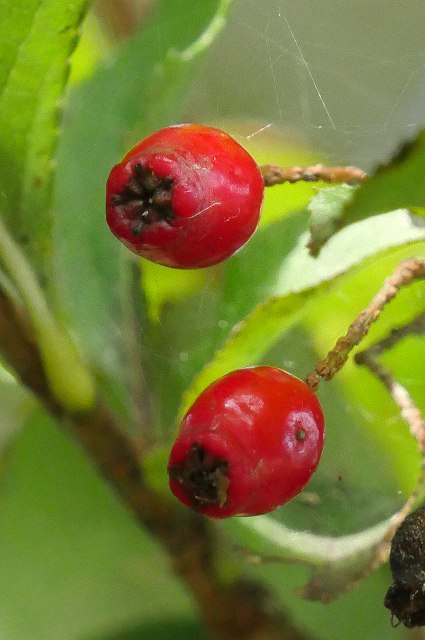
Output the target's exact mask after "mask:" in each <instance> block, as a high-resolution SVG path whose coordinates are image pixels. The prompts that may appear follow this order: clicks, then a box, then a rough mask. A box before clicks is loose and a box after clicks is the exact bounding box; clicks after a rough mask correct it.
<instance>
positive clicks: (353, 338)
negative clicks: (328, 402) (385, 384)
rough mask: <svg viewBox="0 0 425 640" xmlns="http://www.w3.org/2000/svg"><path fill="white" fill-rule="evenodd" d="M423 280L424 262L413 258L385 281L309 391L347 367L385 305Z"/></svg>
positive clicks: (312, 376)
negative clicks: (348, 361)
mask: <svg viewBox="0 0 425 640" xmlns="http://www.w3.org/2000/svg"><path fill="white" fill-rule="evenodd" d="M422 278H425V260H421V259H415V258H412V259H411V260H405V261H403V262H401V263H400V264H399V265H398V266H397V267H396V269H395V270H394V272H393V273H392V275H391V276H389V277H388V278H387V279H386V280H385V282H384V284H383V286H382V288H381V289H380V291H378V293H377V294H376V296H375V297H374V298H373V300H372V302H371V303H370V304H369V305H368V306H367V307H366V309H364V310H363V311H362V312H361V313H360V314H359V315H358V316H357V318H356V319H355V320H354V322H353V323H352V324H351V325H350V327H349V328H348V331H347V333H346V334H345V336H343V337H342V338H339V339H338V340H337V342H336V344H335V346H334V348H333V349H331V350H330V351H329V353H328V355H327V356H326V358H324V360H320V361H319V362H318V363H317V365H316V367H315V369H314V370H313V371H311V372H310V373H309V374H308V376H307V378H306V382H307V384H308V385H309V387H310V388H311V389H313V391H316V389H317V388H318V386H319V383H320V381H321V380H323V379H324V380H331V379H332V378H333V377H334V375H335V374H336V373H338V371H339V370H340V369H341V368H342V367H343V366H344V364H345V362H346V361H347V358H348V356H349V354H350V351H351V350H352V349H353V348H354V347H355V346H356V345H358V344H359V342H360V341H361V340H362V339H363V338H364V337H365V335H366V334H367V332H368V331H369V329H370V326H371V325H372V323H373V322H376V320H377V319H378V317H379V316H380V314H381V311H382V309H383V308H384V307H385V305H387V304H388V302H390V301H391V300H392V299H393V298H394V297H395V296H396V295H397V293H398V292H399V291H400V289H402V288H403V287H405V286H407V285H409V284H411V283H412V282H413V281H414V280H419V279H422Z"/></svg>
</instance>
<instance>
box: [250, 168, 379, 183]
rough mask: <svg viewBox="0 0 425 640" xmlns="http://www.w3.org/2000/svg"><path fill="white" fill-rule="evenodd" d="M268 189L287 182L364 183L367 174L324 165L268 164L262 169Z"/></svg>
mask: <svg viewBox="0 0 425 640" xmlns="http://www.w3.org/2000/svg"><path fill="white" fill-rule="evenodd" d="M260 171H261V173H262V175H263V178H264V185H265V186H266V187H273V186H274V185H275V184H284V183H285V182H290V183H294V182H300V181H301V180H303V181H304V182H317V181H318V180H323V181H324V182H331V183H335V182H347V183H349V184H353V183H354V184H357V183H358V182H364V180H366V178H367V174H366V173H365V172H364V171H362V169H358V168H357V167H326V166H325V165H323V164H314V165H311V166H309V167H278V166H277V165H275V164H266V165H263V166H262V167H260Z"/></svg>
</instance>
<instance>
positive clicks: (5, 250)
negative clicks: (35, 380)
mask: <svg viewBox="0 0 425 640" xmlns="http://www.w3.org/2000/svg"><path fill="white" fill-rule="evenodd" d="M0 260H1V261H2V262H3V265H4V267H5V269H6V271H7V272H8V274H9V277H10V279H11V280H12V281H13V283H14V285H15V287H16V289H17V291H18V292H19V294H20V296H21V298H22V302H23V303H24V305H25V307H26V309H27V311H28V315H29V318H30V321H31V325H32V328H33V330H34V334H35V337H36V340H37V345H38V347H39V349H40V354H41V357H42V360H43V364H44V368H45V372H46V375H47V378H48V380H49V384H50V388H51V390H52V392H53V393H54V395H55V397H56V398H57V399H58V400H59V401H60V403H61V404H62V405H63V406H64V407H66V408H67V409H68V410H70V411H84V410H88V409H90V408H91V407H92V406H93V404H94V400H95V384H94V380H93V378H92V376H91V375H90V373H89V372H88V370H87V369H86V367H85V366H84V365H83V363H82V361H81V358H80V355H79V353H78V351H77V349H76V347H75V345H74V344H73V342H72V341H71V339H70V338H69V336H68V335H67V334H66V332H65V331H64V330H63V329H62V328H61V327H60V326H59V324H58V323H57V321H56V319H55V318H54V316H53V315H52V313H51V312H50V310H49V308H48V306H47V303H46V300H45V298H44V295H43V291H42V289H41V287H40V285H39V283H38V281H37V279H36V277H35V275H34V272H33V271H32V269H31V267H30V265H29V263H28V262H27V260H26V258H25V256H24V255H23V253H22V252H21V250H20V248H19V246H18V245H17V244H16V242H15V241H14V240H13V238H12V237H11V236H10V234H9V232H8V231H7V229H6V227H5V225H4V224H3V222H2V220H1V218H0Z"/></svg>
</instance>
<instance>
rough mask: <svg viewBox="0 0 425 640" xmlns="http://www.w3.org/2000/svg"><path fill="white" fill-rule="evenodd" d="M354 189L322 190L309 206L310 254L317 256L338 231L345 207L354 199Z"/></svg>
mask: <svg viewBox="0 0 425 640" xmlns="http://www.w3.org/2000/svg"><path fill="white" fill-rule="evenodd" d="M353 194H354V187H351V186H350V185H348V184H340V185H337V186H334V187H328V188H326V189H321V190H320V191H319V192H318V193H317V194H316V195H315V196H314V198H312V200H311V201H310V203H309V205H308V207H307V208H308V210H309V212H310V214H311V219H310V233H311V238H310V240H309V243H308V247H309V249H310V253H311V254H312V255H314V256H316V255H317V254H318V253H319V250H320V248H321V247H322V246H323V245H324V244H325V242H326V241H327V240H329V238H330V237H331V236H332V235H333V234H334V233H335V232H336V231H337V230H338V228H339V221H340V218H341V216H342V213H343V209H344V205H345V204H346V203H347V202H348V201H349V200H350V198H352V197H353Z"/></svg>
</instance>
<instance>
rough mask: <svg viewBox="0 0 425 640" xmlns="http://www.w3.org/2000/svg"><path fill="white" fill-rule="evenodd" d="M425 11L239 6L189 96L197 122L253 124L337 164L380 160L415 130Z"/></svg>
mask: <svg viewBox="0 0 425 640" xmlns="http://www.w3.org/2000/svg"><path fill="white" fill-rule="evenodd" d="M424 25H425V5H424V4H423V3H422V2H420V1H414V2H409V7H408V10H407V9H403V8H401V4H400V2H398V1H397V0H390V1H388V2H385V3H373V2H370V1H367V2H366V1H359V2H356V3H345V2H335V0H324V1H322V2H320V3H318V2H317V0H301V1H300V0H297V1H295V0H285V1H283V0H262V1H261V2H258V1H257V0H240V1H239V2H236V3H235V7H234V12H233V15H232V19H231V21H230V24H229V26H228V28H227V29H226V32H225V34H224V35H223V37H222V38H221V39H220V41H219V42H218V43H217V45H216V46H215V47H214V49H213V51H212V52H211V56H210V58H209V61H208V62H207V64H206V67H205V68H204V71H203V74H202V77H201V78H200V79H199V81H198V83H197V85H196V87H195V90H194V94H193V102H192V110H193V111H194V112H195V113H197V114H198V116H199V114H202V115H203V116H204V117H205V118H208V119H209V120H211V119H216V120H220V119H222V118H224V117H229V116H235V115H237V116H241V115H245V116H246V117H247V116H248V117H252V118H257V119H258V120H260V121H261V122H263V123H264V124H263V125H262V126H261V127H259V128H258V131H257V130H254V131H253V132H252V134H251V135H258V136H261V135H262V133H263V127H267V126H268V127H275V128H277V129H278V130H280V131H288V130H290V131H292V132H295V133H296V134H297V135H300V136H302V137H303V138H304V139H305V140H306V141H307V142H308V143H309V144H310V145H311V146H312V147H313V148H315V149H317V150H319V151H320V152H322V153H325V154H326V155H327V157H328V158H329V159H330V160H332V161H333V160H335V161H337V162H338V163H344V162H345V161H347V162H348V163H350V164H358V165H360V166H362V167H364V168H366V169H367V168H370V166H371V165H374V164H376V163H377V162H380V161H382V160H384V159H385V158H386V157H388V155H389V154H390V153H391V152H392V151H393V150H394V148H395V147H397V146H398V145H399V144H400V143H401V142H402V141H404V140H406V139H408V138H410V137H412V136H413V135H414V133H415V131H416V130H417V129H418V128H420V127H421V126H423V124H424V121H425V113H424V108H423V104H424V101H425V48H424V47H423V42H424V37H423V36H424V35H425V34H424V31H425V27H424Z"/></svg>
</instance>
